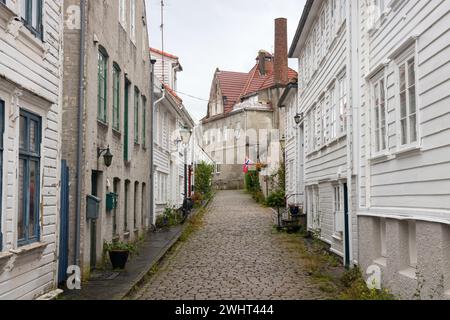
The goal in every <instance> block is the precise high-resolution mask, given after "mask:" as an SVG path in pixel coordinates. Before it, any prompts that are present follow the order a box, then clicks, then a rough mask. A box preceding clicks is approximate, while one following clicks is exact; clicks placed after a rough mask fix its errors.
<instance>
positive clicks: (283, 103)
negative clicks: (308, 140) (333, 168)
mask: <svg viewBox="0 0 450 320" xmlns="http://www.w3.org/2000/svg"><path fill="white" fill-rule="evenodd" d="M278 107H279V108H281V110H282V111H281V112H280V114H282V115H283V116H282V119H283V122H284V133H283V135H284V139H285V150H284V152H285V154H284V157H285V159H284V160H285V161H284V164H285V169H286V174H285V177H286V200H287V201H286V205H288V206H291V205H292V206H298V207H299V208H302V209H304V208H303V206H304V200H305V193H304V192H305V186H304V183H303V181H304V178H303V172H304V171H303V170H304V154H303V134H304V133H303V127H302V126H299V123H297V121H298V120H297V121H296V118H298V119H300V120H301V118H300V115H299V109H298V83H297V79H295V80H294V81H292V82H290V83H289V84H288V85H287V86H286V88H285V89H284V92H283V94H282V95H281V98H280V101H279V102H278Z"/></svg>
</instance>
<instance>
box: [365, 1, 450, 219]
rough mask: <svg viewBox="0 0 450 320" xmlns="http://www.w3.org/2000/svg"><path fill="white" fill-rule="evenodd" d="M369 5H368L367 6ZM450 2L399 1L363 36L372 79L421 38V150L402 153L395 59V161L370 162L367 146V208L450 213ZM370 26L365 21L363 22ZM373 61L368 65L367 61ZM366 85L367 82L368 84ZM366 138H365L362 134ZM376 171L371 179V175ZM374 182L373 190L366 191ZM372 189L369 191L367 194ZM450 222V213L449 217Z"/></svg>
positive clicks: (391, 97)
mask: <svg viewBox="0 0 450 320" xmlns="http://www.w3.org/2000/svg"><path fill="white" fill-rule="evenodd" d="M361 7H364V4H361ZM449 18H450V2H448V1H443V0H432V1H399V3H398V5H397V6H396V7H395V8H394V10H393V12H392V13H391V14H389V15H388V16H387V17H386V20H385V21H384V22H383V23H382V24H381V25H380V27H379V28H378V29H376V30H374V31H373V32H372V33H371V34H367V32H365V33H364V32H363V33H362V34H361V44H362V48H364V49H362V50H363V51H364V50H368V57H366V56H365V55H363V56H364V58H362V59H364V62H363V63H361V66H362V69H361V73H362V75H363V76H364V75H367V74H368V73H369V72H370V70H373V69H374V68H376V67H377V66H378V65H380V64H381V63H382V62H383V61H385V59H386V57H388V56H390V55H391V54H392V53H393V52H394V51H395V50H396V48H398V47H399V46H401V45H402V43H404V42H405V40H406V39H408V38H410V37H411V36H417V47H416V52H417V57H418V61H416V62H417V67H416V68H417V70H416V72H417V91H418V101H417V104H418V110H419V134H420V136H421V140H420V142H421V148H420V150H419V151H417V152H415V153H411V154H396V152H397V151H398V141H399V137H398V132H399V131H398V130H399V123H398V114H397V113H398V110H399V97H398V93H397V91H398V89H397V86H398V75H397V66H396V64H395V62H394V61H391V62H390V63H388V65H387V66H386V67H385V69H384V73H385V75H386V76H387V99H388V103H387V108H388V118H387V121H388V137H389V139H388V141H389V148H388V151H389V152H388V154H389V157H388V158H387V159H385V160H383V161H379V162H377V161H370V159H369V158H370V156H371V155H370V149H371V147H370V143H371V141H370V138H369V139H366V140H364V139H362V140H361V141H362V142H363V143H362V144H361V150H364V151H362V152H361V154H362V156H361V162H360V164H361V166H360V169H361V185H360V194H361V199H362V197H363V195H364V196H365V195H366V194H367V195H369V197H370V202H367V203H366V202H365V201H364V202H362V203H363V204H364V206H365V207H384V208H385V211H386V212H390V211H391V210H395V208H397V209H398V208H415V209H418V210H419V211H420V210H423V212H424V213H423V214H424V215H428V214H431V211H429V210H430V209H433V210H435V209H437V210H445V211H447V212H448V210H449V209H450V109H449V107H448V105H449V102H450V59H449V58H448V57H449V54H450V28H449V25H448V21H449ZM361 22H362V23H361V24H362V25H364V23H363V22H364V17H362V19H361ZM366 59H368V61H366ZM362 82H364V81H362ZM369 94H370V93H369V87H368V86H367V85H366V84H365V83H364V84H363V85H362V90H361V98H362V101H364V103H363V104H362V110H363V112H364V114H363V115H362V116H361V121H362V123H363V128H364V129H362V130H361V132H362V133H364V135H368V134H370V131H369V128H368V127H369V125H368V124H367V121H368V120H369V118H368V117H366V116H365V114H366V113H367V112H369V108H370V105H369V103H368V102H369V99H367V98H368V97H367V96H368V95H369ZM361 137H363V134H362V135H361ZM366 168H370V170H369V172H370V175H367V176H366V175H365V172H366ZM368 184H370V188H369V190H366V187H367V185H368ZM366 191H368V192H367V193H366ZM447 216H448V218H449V219H450V215H449V214H447Z"/></svg>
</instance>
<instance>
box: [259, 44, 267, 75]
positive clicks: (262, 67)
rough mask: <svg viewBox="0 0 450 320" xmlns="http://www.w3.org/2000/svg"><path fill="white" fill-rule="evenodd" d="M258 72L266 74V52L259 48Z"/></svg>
mask: <svg viewBox="0 0 450 320" xmlns="http://www.w3.org/2000/svg"><path fill="white" fill-rule="evenodd" d="M258 63H259V73H260V74H261V75H265V74H266V52H265V51H264V50H259V52H258Z"/></svg>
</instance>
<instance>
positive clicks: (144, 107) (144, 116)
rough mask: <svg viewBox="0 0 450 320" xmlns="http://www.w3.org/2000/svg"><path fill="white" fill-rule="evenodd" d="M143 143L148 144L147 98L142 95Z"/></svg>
mask: <svg viewBox="0 0 450 320" xmlns="http://www.w3.org/2000/svg"><path fill="white" fill-rule="evenodd" d="M142 145H143V146H144V148H145V147H146V145H147V99H146V98H145V97H144V96H142Z"/></svg>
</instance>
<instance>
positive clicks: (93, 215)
mask: <svg viewBox="0 0 450 320" xmlns="http://www.w3.org/2000/svg"><path fill="white" fill-rule="evenodd" d="M82 3H85V7H84V8H81V10H80V12H81V19H80V21H81V30H80V27H77V28H74V27H73V26H72V25H71V24H66V25H65V29H64V32H65V33H64V60H65V68H64V91H63V93H64V105H63V128H64V130H63V138H62V141H63V148H62V157H63V159H64V160H66V161H67V166H68V169H69V177H70V179H69V185H70V191H69V207H68V217H67V220H68V224H69V228H68V236H67V239H65V240H66V242H67V243H66V247H67V251H66V252H64V254H66V255H68V261H69V263H70V264H75V265H78V266H80V267H81V268H82V271H83V275H84V276H85V277H86V276H88V275H89V272H90V271H91V270H95V268H96V266H97V265H99V264H100V263H101V262H102V253H103V244H104V242H111V241H112V240H121V241H125V242H132V241H135V240H137V239H138V238H139V236H140V235H142V234H143V233H144V232H145V230H146V228H147V226H148V224H149V218H150V216H149V215H150V204H149V203H150V201H149V194H150V193H149V191H148V190H149V188H148V186H149V185H150V148H152V143H151V141H149V136H150V128H151V126H150V125H149V123H150V120H151V114H150V111H151V108H150V102H151V101H150V100H151V97H150V95H151V93H150V77H149V75H150V70H151V63H150V55H149V52H148V48H149V44H148V34H147V26H146V22H145V21H146V10H145V1H143V0H132V1H122V0H121V1H108V2H100V1H92V0H87V1H77V0H67V1H64V12H65V13H66V15H67V19H69V18H70V16H71V15H72V14H73V13H74V12H77V11H78V8H80V5H81V4H82ZM80 37H81V38H80ZM80 70H81V75H80ZM80 79H81V82H80ZM80 83H81V90H80V89H79V87H80V86H79V84H80ZM87 84H88V85H87ZM107 155H109V156H111V155H112V162H111V163H110V164H109V163H107V162H108V161H107V159H106V157H105V156H107ZM77 177H78V179H77ZM96 207H98V210H96ZM64 214H66V213H65V212H63V211H62V212H61V215H64Z"/></svg>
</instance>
